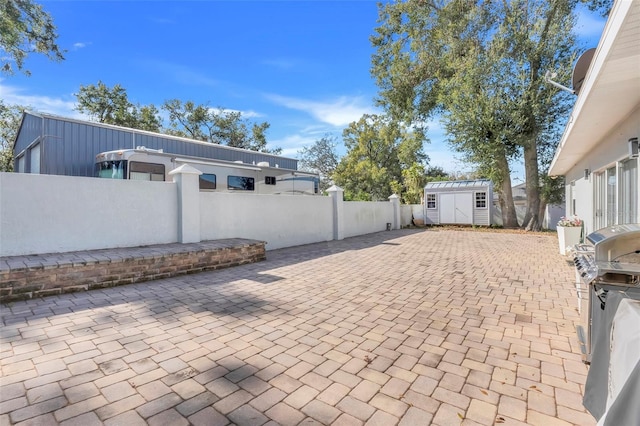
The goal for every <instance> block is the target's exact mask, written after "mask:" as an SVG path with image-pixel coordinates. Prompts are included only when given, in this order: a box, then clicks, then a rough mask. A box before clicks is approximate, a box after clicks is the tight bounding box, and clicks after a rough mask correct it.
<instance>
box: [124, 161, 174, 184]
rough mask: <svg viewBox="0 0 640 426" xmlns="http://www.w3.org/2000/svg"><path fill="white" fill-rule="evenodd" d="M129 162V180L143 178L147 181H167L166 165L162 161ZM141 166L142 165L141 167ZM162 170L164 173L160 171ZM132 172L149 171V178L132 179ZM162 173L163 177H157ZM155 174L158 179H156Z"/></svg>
mask: <svg viewBox="0 0 640 426" xmlns="http://www.w3.org/2000/svg"><path fill="white" fill-rule="evenodd" d="M128 163H129V164H127V166H126V167H127V169H128V170H127V177H128V179H129V180H141V181H146V182H164V181H165V176H166V174H165V167H164V164H160V163H145V162H144V161H128ZM140 166H141V167H140ZM160 170H162V173H160ZM131 173H147V174H148V175H149V179H131ZM160 175H162V179H157V177H159V176H160ZM154 176H155V177H156V179H154Z"/></svg>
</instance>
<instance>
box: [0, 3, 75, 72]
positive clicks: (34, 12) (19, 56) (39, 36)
mask: <svg viewBox="0 0 640 426" xmlns="http://www.w3.org/2000/svg"><path fill="white" fill-rule="evenodd" d="M0 11H1V12H0V34H1V36H0V52H2V54H0V57H1V59H0V61H1V62H0V65H1V67H2V72H3V73H4V74H9V75H11V74H13V73H14V65H15V68H17V69H18V70H19V71H22V72H23V73H25V74H26V75H30V72H29V70H27V69H25V68H24V61H25V59H26V58H27V56H28V55H29V54H30V53H42V54H44V55H46V56H48V57H49V58H50V59H53V60H56V61H60V60H63V59H64V56H63V53H64V51H63V50H61V49H60V48H59V47H58V45H57V43H56V39H57V38H58V34H57V33H56V27H55V25H54V24H53V20H52V19H51V16H49V14H48V13H47V12H45V11H44V10H43V9H42V6H40V5H38V4H36V3H34V2H33V1H31V0H0Z"/></svg>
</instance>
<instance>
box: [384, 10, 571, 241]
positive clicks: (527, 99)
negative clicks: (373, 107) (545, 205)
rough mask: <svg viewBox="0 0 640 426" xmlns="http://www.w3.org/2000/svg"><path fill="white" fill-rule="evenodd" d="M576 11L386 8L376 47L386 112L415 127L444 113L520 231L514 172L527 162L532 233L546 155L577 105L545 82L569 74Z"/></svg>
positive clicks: (456, 143)
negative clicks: (551, 75) (516, 164)
mask: <svg viewBox="0 0 640 426" xmlns="http://www.w3.org/2000/svg"><path fill="white" fill-rule="evenodd" d="M576 2H577V0H572V1H567V0H553V1H545V0H514V1H510V2H488V1H477V2H470V1H466V0H450V1H441V2H424V1H419V0H409V1H406V2H397V3H390V4H386V5H382V6H381V10H380V23H381V25H380V26H379V27H378V28H376V35H374V36H373V37H372V39H371V41H372V44H373V45H374V47H375V48H376V53H375V54H374V56H373V68H372V73H373V75H374V76H375V78H376V79H377V83H378V85H379V87H380V100H379V102H380V104H381V105H383V106H384V107H385V108H386V109H387V110H388V111H389V112H390V113H391V114H392V115H393V116H394V117H396V118H398V119H402V120H404V121H407V122H424V121H426V120H427V119H428V118H429V117H431V116H432V115H433V114H436V113H440V114H442V117H443V120H444V123H445V128H446V130H447V131H448V134H449V142H450V143H451V145H452V147H453V148H454V149H456V150H457V151H458V152H461V153H464V154H465V155H466V157H467V160H468V161H469V162H471V163H474V164H476V166H477V167H478V171H479V173H480V174H481V175H484V176H488V177H490V178H491V179H492V180H493V181H494V184H495V187H496V191H497V192H498V194H499V196H500V201H501V204H502V205H504V208H503V209H502V211H503V222H504V223H505V226H506V227H512V226H517V225H518V222H517V218H516V216H515V207H514V204H513V197H512V194H511V181H510V171H511V170H510V169H511V167H510V165H511V164H513V162H514V161H518V160H520V159H521V158H522V159H524V163H525V171H526V181H527V197H528V201H529V206H528V214H527V217H526V218H525V221H526V222H527V223H526V224H527V226H531V227H532V229H537V228H539V226H540V224H541V222H542V220H541V218H540V217H539V210H540V187H541V182H540V180H539V174H540V173H539V169H540V166H541V162H540V158H539V156H540V155H541V154H543V153H545V152H549V151H550V152H553V150H554V149H555V143H557V140H558V139H557V137H556V136H557V129H559V128H561V127H562V124H563V121H564V120H565V117H566V113H567V111H568V109H569V107H570V102H571V100H570V99H569V97H568V95H567V94H566V93H564V92H558V91H557V90H556V89H555V88H553V87H552V86H549V85H547V84H546V83H545V81H544V74H545V72H546V71H547V70H554V71H555V72H557V73H558V74H560V78H567V77H568V75H569V72H570V68H571V65H572V63H573V59H574V57H575V51H574V45H575V39H574V36H573V34H572V32H571V30H572V28H573V24H574V16H573V9H574V7H575V5H576ZM544 155H546V154H544Z"/></svg>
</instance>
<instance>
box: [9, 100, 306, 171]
mask: <svg viewBox="0 0 640 426" xmlns="http://www.w3.org/2000/svg"><path fill="white" fill-rule="evenodd" d="M139 146H144V147H146V148H150V149H162V150H164V152H167V153H172V154H178V155H188V156H193V157H203V158H211V159H216V160H226V161H242V162H243V163H247V164H258V163H260V162H268V163H269V165H270V166H271V167H282V168H285V169H290V170H297V169H298V160H296V159H293V158H286V157H281V156H278V155H273V154H266V153H261V152H256V151H249V150H246V149H240V148H232V147H228V146H224V145H218V144H213V143H209V142H201V141H196V140H192V139H187V138H181V137H177V136H170V135H164V134H160V133H153V132H147V131H144V130H137V129H129V128H126V127H120V126H113V125H109V124H102V123H94V122H90V121H82V120H76V119H72V118H65V117H59V116H55V115H50V114H41V113H38V114H34V113H32V112H25V113H24V114H23V116H22V122H21V124H20V129H19V130H18V135H17V137H16V141H15V144H14V147H13V155H14V170H15V171H17V172H21V173H42V174H52V175H67V176H94V162H95V159H96V155H97V154H99V153H101V152H105V151H113V150H118V149H128V148H136V147H139Z"/></svg>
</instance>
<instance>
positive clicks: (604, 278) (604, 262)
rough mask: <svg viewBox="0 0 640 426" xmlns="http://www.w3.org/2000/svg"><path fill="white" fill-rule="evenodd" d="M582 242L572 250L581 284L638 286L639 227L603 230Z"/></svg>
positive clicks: (628, 225) (628, 226) (617, 226)
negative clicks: (585, 242) (584, 242)
mask: <svg viewBox="0 0 640 426" xmlns="http://www.w3.org/2000/svg"><path fill="white" fill-rule="evenodd" d="M586 240H587V244H579V245H577V246H576V247H575V248H574V249H575V251H574V262H575V265H576V269H577V271H578V273H579V274H580V277H581V278H582V280H583V281H584V282H585V283H587V284H588V283H601V284H614V285H623V286H637V285H639V284H640V224H625V225H615V226H610V227H608V228H603V229H600V230H598V231H596V232H593V233H591V234H589V235H587V238H586ZM589 243H590V244H589Z"/></svg>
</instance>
